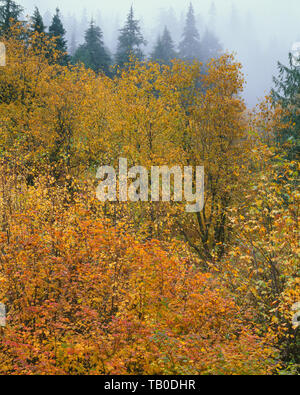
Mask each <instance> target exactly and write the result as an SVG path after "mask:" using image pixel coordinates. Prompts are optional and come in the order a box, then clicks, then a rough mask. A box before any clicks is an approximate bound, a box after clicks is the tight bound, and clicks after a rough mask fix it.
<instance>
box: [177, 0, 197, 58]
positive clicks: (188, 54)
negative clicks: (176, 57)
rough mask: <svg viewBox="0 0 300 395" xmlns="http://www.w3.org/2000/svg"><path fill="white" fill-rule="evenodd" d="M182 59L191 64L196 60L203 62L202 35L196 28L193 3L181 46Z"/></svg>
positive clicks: (188, 14)
mask: <svg viewBox="0 0 300 395" xmlns="http://www.w3.org/2000/svg"><path fill="white" fill-rule="evenodd" d="M179 54H180V57H181V59H183V60H185V61H187V62H191V61H193V60H195V59H198V60H201V43H200V35H199V32H198V30H197V27H196V19H195V14H194V8H193V5H192V3H190V7H189V10H188V13H187V17H186V22H185V28H184V32H183V38H182V41H181V42H180V44H179Z"/></svg>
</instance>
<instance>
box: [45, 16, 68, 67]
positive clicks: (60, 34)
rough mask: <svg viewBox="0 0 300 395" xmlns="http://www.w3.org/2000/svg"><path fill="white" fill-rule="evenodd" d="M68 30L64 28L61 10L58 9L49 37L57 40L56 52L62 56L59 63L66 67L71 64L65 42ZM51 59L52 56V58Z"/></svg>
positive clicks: (58, 60)
mask: <svg viewBox="0 0 300 395" xmlns="http://www.w3.org/2000/svg"><path fill="white" fill-rule="evenodd" d="M65 34H66V30H65V29H64V27H63V24H62V21H61V19H60V12H59V9H58V8H56V13H55V15H54V16H53V19H52V23H51V25H50V27H49V35H50V37H54V38H55V43H56V50H58V51H59V52H60V53H61V56H59V58H58V59H57V62H58V63H59V64H60V65H62V66H66V65H67V64H68V63H69V60H70V58H69V55H68V54H67V50H68V49H67V42H66V40H65ZM50 58H51V56H50Z"/></svg>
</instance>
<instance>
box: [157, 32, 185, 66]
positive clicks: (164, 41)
mask: <svg viewBox="0 0 300 395" xmlns="http://www.w3.org/2000/svg"><path fill="white" fill-rule="evenodd" d="M177 56H178V55H177V53H176V51H175V48H174V43H173V40H172V37H171V34H170V32H169V30H168V29H167V27H165V29H164V32H163V35H162V36H159V37H158V39H157V42H156V45H155V47H154V51H153V53H152V55H151V59H152V60H154V61H158V62H159V63H161V64H170V62H171V60H172V59H175V58H176V57H177Z"/></svg>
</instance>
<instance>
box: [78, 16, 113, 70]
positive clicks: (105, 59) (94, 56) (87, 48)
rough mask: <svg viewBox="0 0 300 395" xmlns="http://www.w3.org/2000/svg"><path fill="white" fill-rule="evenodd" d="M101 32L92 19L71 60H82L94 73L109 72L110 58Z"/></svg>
mask: <svg viewBox="0 0 300 395" xmlns="http://www.w3.org/2000/svg"><path fill="white" fill-rule="evenodd" d="M102 38H103V33H102V31H101V29H100V27H99V26H96V25H95V23H94V21H93V20H92V21H91V23H90V26H89V28H88V29H87V31H86V32H85V42H84V44H82V45H80V46H79V48H78V49H77V50H76V52H75V54H74V57H73V62H75V63H77V62H79V61H80V62H82V63H84V65H85V66H86V67H88V68H90V69H92V70H94V71H95V72H96V73H98V72H100V71H103V72H104V73H106V74H108V73H109V66H110V64H111V58H110V55H109V53H108V51H107V50H106V48H105V46H104V43H103V39H102Z"/></svg>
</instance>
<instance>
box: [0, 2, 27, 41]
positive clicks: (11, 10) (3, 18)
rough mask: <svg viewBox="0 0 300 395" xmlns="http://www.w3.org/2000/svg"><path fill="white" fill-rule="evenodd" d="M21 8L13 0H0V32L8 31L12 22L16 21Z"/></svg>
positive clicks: (21, 10)
mask: <svg viewBox="0 0 300 395" xmlns="http://www.w3.org/2000/svg"><path fill="white" fill-rule="evenodd" d="M22 12H23V8H22V7H21V6H20V5H18V4H17V3H16V2H15V1H13V0H0V34H1V35H2V34H5V33H7V32H8V31H9V29H10V28H11V26H12V25H13V24H14V22H16V21H18V19H19V17H20V15H21V14H22Z"/></svg>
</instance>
